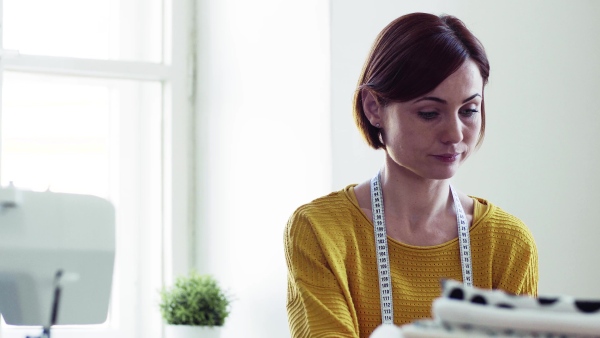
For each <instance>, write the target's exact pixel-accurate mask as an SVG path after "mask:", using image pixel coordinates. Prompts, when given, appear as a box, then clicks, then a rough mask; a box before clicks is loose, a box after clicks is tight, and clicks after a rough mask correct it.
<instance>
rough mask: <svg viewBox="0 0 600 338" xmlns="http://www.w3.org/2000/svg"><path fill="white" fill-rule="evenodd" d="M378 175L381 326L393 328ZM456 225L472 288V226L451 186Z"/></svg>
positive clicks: (374, 182) (375, 209)
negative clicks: (470, 228) (470, 231)
mask: <svg viewBox="0 0 600 338" xmlns="http://www.w3.org/2000/svg"><path fill="white" fill-rule="evenodd" d="M380 175H381V174H380V173H378V174H377V175H376V176H375V177H373V179H371V210H372V213H373V228H374V231H375V251H376V252H377V274H378V276H379V297H380V302H381V322H382V323H383V324H394V301H393V298H392V275H391V274H390V257H389V252H388V243H387V233H386V228H385V212H384V209H383V189H382V188H381V178H380ZM450 192H451V193H452V199H453V201H454V211H455V212H456V224H457V226H458V244H459V247H460V262H461V266H462V274H463V283H465V285H466V286H473V269H472V265H471V241H470V236H469V224H468V223H467V217H466V216H465V211H464V210H463V207H462V204H461V203H460V200H459V199H458V195H457V194H456V192H455V191H454V189H453V188H452V186H450Z"/></svg>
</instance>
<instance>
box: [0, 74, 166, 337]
mask: <svg viewBox="0 0 600 338" xmlns="http://www.w3.org/2000/svg"><path fill="white" fill-rule="evenodd" d="M3 76H4V79H3V89H2V119H1V122H2V130H1V131H0V133H1V134H0V135H1V142H2V144H1V153H0V159H1V161H0V183H1V184H2V185H7V184H8V183H9V182H11V181H13V182H14V184H15V186H16V187H17V188H20V189H32V190H37V191H43V190H46V189H48V187H50V190H51V191H56V192H67V193H82V194H91V195H97V196H100V197H103V198H107V199H108V200H110V201H111V202H112V203H113V204H114V205H115V209H116V236H117V243H116V256H115V257H116V258H115V274H114V278H113V290H112V299H111V313H110V323H108V324H107V325H109V326H110V327H112V328H115V329H118V330H119V331H120V332H122V333H123V336H124V337H127V336H131V337H133V336H135V335H136V334H135V332H136V331H137V330H139V328H138V327H136V323H138V322H139V321H140V320H141V318H145V319H146V320H147V321H148V324H147V325H145V327H147V328H148V330H151V331H152V332H156V334H158V333H160V325H161V323H162V322H161V320H160V314H159V312H158V307H157V306H156V304H157V302H158V299H157V297H158V292H157V290H158V289H159V287H160V285H161V280H162V279H161V278H162V271H161V267H162V251H161V249H160V248H161V237H160V234H161V233H162V208H161V201H162V200H161V194H162V190H161V189H162V173H161V156H162V153H161V130H162V128H161V116H162V106H163V105H162V84H161V83H160V82H144V81H132V80H109V79H94V78H83V77H66V76H52V75H39V74H27V73H18V72H5V73H4V75H3ZM140 257H144V258H145V259H144V260H141V259H140ZM61 334H62V333H61ZM150 336H151V337H155V336H153V335H150ZM150 336H149V337H150ZM57 337H60V335H58V336H57Z"/></svg>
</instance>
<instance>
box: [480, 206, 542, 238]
mask: <svg viewBox="0 0 600 338" xmlns="http://www.w3.org/2000/svg"><path fill="white" fill-rule="evenodd" d="M473 199H474V202H475V206H474V208H475V215H474V220H473V230H474V231H473V232H474V233H475V234H485V235H486V236H490V237H492V239H495V240H499V241H503V242H513V243H515V244H518V245H523V246H527V247H535V240H534V238H533V235H532V233H531V231H530V230H529V228H528V227H527V225H526V224H525V223H524V222H523V221H522V220H521V219H520V218H518V217H517V216H515V215H513V214H511V213H509V212H507V211H505V210H504V209H502V208H500V207H499V206H497V205H495V204H493V203H491V202H489V201H487V200H485V199H483V198H478V197H474V198H473Z"/></svg>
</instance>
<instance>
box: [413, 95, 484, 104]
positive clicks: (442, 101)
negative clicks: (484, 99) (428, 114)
mask: <svg viewBox="0 0 600 338" xmlns="http://www.w3.org/2000/svg"><path fill="white" fill-rule="evenodd" d="M477 96H479V97H481V95H479V93H477V94H473V95H471V96H469V97H468V98H466V99H465V100H464V101H463V102H462V103H467V102H469V101H471V100H473V99H474V98H476V97H477ZM425 100H427V101H435V102H439V103H444V104H446V103H448V102H447V101H446V100H443V99H440V98H439V97H435V96H425V97H422V98H420V99H418V100H417V101H415V102H420V101H425Z"/></svg>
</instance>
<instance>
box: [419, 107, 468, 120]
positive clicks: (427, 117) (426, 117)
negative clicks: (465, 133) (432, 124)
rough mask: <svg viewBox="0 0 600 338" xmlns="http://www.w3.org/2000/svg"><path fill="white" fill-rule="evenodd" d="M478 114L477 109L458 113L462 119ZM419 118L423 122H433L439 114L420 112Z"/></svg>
mask: <svg viewBox="0 0 600 338" xmlns="http://www.w3.org/2000/svg"><path fill="white" fill-rule="evenodd" d="M477 113H479V110H477V109H472V108H471V109H464V110H461V111H460V112H459V114H461V115H462V116H464V117H472V116H473V115H475V114H477ZM418 114H419V116H420V117H421V118H422V119H424V120H433V119H435V118H436V117H438V115H439V113H438V112H426V111H420V112H419V113H418Z"/></svg>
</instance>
